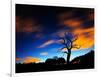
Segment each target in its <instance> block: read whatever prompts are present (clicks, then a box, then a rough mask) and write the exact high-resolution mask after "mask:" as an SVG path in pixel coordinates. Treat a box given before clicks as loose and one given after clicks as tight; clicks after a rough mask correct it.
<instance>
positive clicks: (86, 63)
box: [16, 50, 94, 73]
mask: <svg viewBox="0 0 100 77" xmlns="http://www.w3.org/2000/svg"><path fill="white" fill-rule="evenodd" d="M90 68H94V51H93V50H91V51H90V52H89V53H87V54H85V55H83V56H79V57H76V58H75V59H73V60H72V61H71V62H70V64H67V62H66V61H65V59H64V58H62V57H60V58H58V57H56V56H55V57H54V58H48V59H47V60H46V61H45V62H42V63H28V64H24V63H23V64H21V63H16V73H24V72H40V71H56V70H72V69H90Z"/></svg>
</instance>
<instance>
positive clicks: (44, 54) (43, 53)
mask: <svg viewBox="0 0 100 77" xmlns="http://www.w3.org/2000/svg"><path fill="white" fill-rule="evenodd" d="M40 55H42V56H47V55H48V52H41V53H40Z"/></svg>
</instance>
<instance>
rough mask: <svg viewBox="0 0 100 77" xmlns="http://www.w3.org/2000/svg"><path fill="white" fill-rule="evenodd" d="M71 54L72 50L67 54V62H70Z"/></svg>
mask: <svg viewBox="0 0 100 77" xmlns="http://www.w3.org/2000/svg"><path fill="white" fill-rule="evenodd" d="M70 56H71V50H68V54H67V64H69V63H70Z"/></svg>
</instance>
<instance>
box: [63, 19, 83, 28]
mask: <svg viewBox="0 0 100 77" xmlns="http://www.w3.org/2000/svg"><path fill="white" fill-rule="evenodd" d="M82 23H83V21H81V20H77V19H69V20H66V21H64V22H63V24H64V25H66V26H69V27H72V28H78V27H80V25H81V24H82Z"/></svg>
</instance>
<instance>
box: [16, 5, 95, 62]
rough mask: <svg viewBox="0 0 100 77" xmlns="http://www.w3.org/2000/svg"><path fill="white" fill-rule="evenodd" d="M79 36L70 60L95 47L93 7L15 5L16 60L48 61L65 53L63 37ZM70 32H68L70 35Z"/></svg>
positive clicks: (64, 55)
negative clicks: (78, 47)
mask: <svg viewBox="0 0 100 77" xmlns="http://www.w3.org/2000/svg"><path fill="white" fill-rule="evenodd" d="M66 31H67V32H69V33H71V34H73V35H77V36H78V39H77V40H76V41H75V42H74V44H77V45H79V46H80V49H75V48H74V49H72V54H71V60H72V59H74V58H75V57H77V56H81V55H84V54H86V53H88V52H90V51H91V50H94V9H93V8H75V7H56V6H55V7H54V6H43V5H42V6H41V5H25V4H16V63H31V62H35V63H38V62H45V60H46V59H47V58H53V57H55V56H57V57H63V58H65V60H66V54H64V53H63V51H67V50H66V49H63V50H61V51H59V49H61V48H62V47H63V46H64V45H63V44H61V39H60V37H64V33H65V32H66ZM70 36H71V35H70V34H68V37H70Z"/></svg>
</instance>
